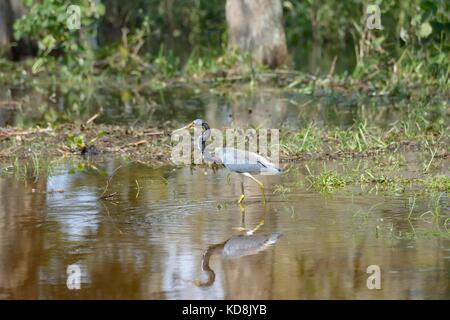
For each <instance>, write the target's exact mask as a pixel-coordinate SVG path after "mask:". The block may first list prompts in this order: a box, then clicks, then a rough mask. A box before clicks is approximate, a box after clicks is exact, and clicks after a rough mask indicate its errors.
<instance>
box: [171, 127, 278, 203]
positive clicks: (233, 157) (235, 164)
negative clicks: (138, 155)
mask: <svg viewBox="0 0 450 320" xmlns="http://www.w3.org/2000/svg"><path fill="white" fill-rule="evenodd" d="M194 127H202V130H203V132H202V134H201V135H200V137H199V140H198V144H197V147H198V149H199V150H200V151H201V153H202V157H203V159H204V160H206V161H209V162H213V163H216V164H220V165H223V166H224V167H225V168H227V169H228V170H229V171H231V172H236V173H239V174H241V175H243V176H246V177H248V178H250V179H252V180H253V181H255V182H256V183H257V184H258V186H259V187H260V189H261V192H262V194H263V199H264V202H265V201H266V195H265V192H264V184H263V183H262V182H261V181H259V180H258V179H256V178H255V177H254V176H253V175H252V174H258V173H269V174H279V173H281V169H280V168H278V167H277V166H276V165H274V164H273V163H271V162H270V161H269V160H267V159H266V158H264V157H262V156H260V155H259V154H256V153H254V152H250V151H246V150H240V149H236V148H215V149H214V156H213V155H211V154H210V153H209V152H208V150H206V140H208V138H209V137H210V135H211V128H210V127H209V125H208V123H206V122H205V121H203V120H202V119H196V120H194V121H192V122H191V123H190V124H188V125H187V126H184V127H182V128H180V129H177V130H175V131H173V133H176V132H179V131H181V130H184V129H192V128H194ZM244 198H245V195H244V180H243V179H241V196H240V198H239V201H238V203H239V204H241V203H242V201H243V200H244Z"/></svg>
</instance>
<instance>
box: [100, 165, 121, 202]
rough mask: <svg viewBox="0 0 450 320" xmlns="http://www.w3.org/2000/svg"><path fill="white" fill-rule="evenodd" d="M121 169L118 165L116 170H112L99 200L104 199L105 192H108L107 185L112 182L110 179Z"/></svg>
mask: <svg viewBox="0 0 450 320" xmlns="http://www.w3.org/2000/svg"><path fill="white" fill-rule="evenodd" d="M121 167H122V165H120V166H118V167H117V168H116V169H114V171H113V173H112V174H111V177H109V179H108V180H107V181H106V187H105V190H103V193H102V195H101V196H100V198H99V199H105V197H104V196H105V194H106V191H107V190H108V187H109V184H110V183H111V180H112V178H113V177H114V175H115V174H116V172H117V170H119V169H120V168H121ZM116 193H117V192H115V193H114V194H116ZM106 198H110V196H109V197H106Z"/></svg>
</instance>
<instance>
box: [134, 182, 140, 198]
mask: <svg viewBox="0 0 450 320" xmlns="http://www.w3.org/2000/svg"><path fill="white" fill-rule="evenodd" d="M135 181H136V186H137V192H136V199H137V198H138V197H139V191H140V187H139V182H138V181H137V179H136V180H135Z"/></svg>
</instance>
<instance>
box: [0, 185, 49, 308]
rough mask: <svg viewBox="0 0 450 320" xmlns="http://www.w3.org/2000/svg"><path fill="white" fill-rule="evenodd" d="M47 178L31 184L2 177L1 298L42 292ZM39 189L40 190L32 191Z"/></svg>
mask: <svg viewBox="0 0 450 320" xmlns="http://www.w3.org/2000/svg"><path fill="white" fill-rule="evenodd" d="M46 183H47V182H46V179H45V177H41V178H40V179H39V180H38V181H37V183H35V184H34V183H32V182H31V181H27V183H23V182H19V181H14V180H5V179H0V198H1V201H0V298H2V299H30V298H31V299H32V298H35V297H36V296H37V294H38V286H37V283H38V279H39V274H38V273H39V264H40V260H41V259H43V257H42V255H43V253H44V248H43V237H42V231H41V229H40V228H38V227H37V225H39V224H40V223H41V221H42V220H43V219H44V215H45V201H46V195H45V193H41V192H40V191H43V190H44V191H45V190H46ZM32 189H36V190H37V192H36V193H32Z"/></svg>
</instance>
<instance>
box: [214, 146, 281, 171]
mask: <svg viewBox="0 0 450 320" xmlns="http://www.w3.org/2000/svg"><path fill="white" fill-rule="evenodd" d="M214 153H215V156H216V157H217V158H219V159H221V161H222V163H223V164H224V165H225V166H226V167H227V168H228V169H229V170H231V171H236V172H272V173H279V172H280V169H279V168H278V167H277V166H276V165H274V164H273V163H272V162H270V161H269V160H267V159H266V158H264V157H262V156H261V155H259V154H256V153H254V152H249V151H246V150H240V149H235V148H216V149H215V151H214Z"/></svg>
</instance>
